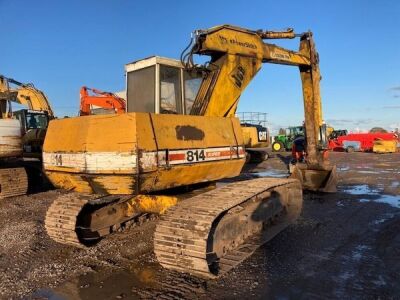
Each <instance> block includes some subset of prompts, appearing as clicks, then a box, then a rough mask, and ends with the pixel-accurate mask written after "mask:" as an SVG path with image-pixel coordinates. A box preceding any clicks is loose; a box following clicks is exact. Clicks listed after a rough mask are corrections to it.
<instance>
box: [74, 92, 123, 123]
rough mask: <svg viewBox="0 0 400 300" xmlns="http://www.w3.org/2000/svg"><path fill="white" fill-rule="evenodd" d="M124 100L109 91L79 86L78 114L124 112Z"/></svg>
mask: <svg viewBox="0 0 400 300" xmlns="http://www.w3.org/2000/svg"><path fill="white" fill-rule="evenodd" d="M125 106H126V105H125V100H124V99H122V98H120V97H118V96H117V95H115V94H113V93H110V92H103V91H100V90H98V89H92V88H88V87H86V86H83V87H81V90H80V110H79V115H80V116H88V115H96V114H114V113H118V114H120V113H124V112H125Z"/></svg>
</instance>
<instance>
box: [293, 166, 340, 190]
mask: <svg viewBox="0 0 400 300" xmlns="http://www.w3.org/2000/svg"><path fill="white" fill-rule="evenodd" d="M290 172H291V175H290V177H289V178H294V179H298V180H299V181H300V183H301V185H302V187H303V189H304V190H309V191H314V192H323V193H335V192H336V191H337V188H336V186H337V173H336V166H329V167H324V168H318V169H317V168H311V167H310V166H308V165H307V164H300V163H298V164H296V165H294V166H293V167H291V170H290Z"/></svg>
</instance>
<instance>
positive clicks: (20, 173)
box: [0, 168, 28, 199]
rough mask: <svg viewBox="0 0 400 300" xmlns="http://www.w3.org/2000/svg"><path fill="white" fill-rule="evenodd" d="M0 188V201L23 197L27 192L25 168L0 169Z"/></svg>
mask: <svg viewBox="0 0 400 300" xmlns="http://www.w3.org/2000/svg"><path fill="white" fill-rule="evenodd" d="M0 187H1V189H0V190H1V192H0V199H3V198H8V197H13V196H20V195H25V194H26V193H27V192H28V175H27V174H26V171H25V168H8V169H0Z"/></svg>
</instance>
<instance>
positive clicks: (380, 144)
mask: <svg viewBox="0 0 400 300" xmlns="http://www.w3.org/2000/svg"><path fill="white" fill-rule="evenodd" d="M372 151H373V152H374V153H394V152H396V151H397V141H396V140H392V141H384V140H378V141H374V146H373V148H372Z"/></svg>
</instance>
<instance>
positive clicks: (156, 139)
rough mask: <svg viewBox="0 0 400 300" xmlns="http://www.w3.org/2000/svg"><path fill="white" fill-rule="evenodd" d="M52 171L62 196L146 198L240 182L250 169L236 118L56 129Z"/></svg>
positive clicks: (88, 119)
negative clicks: (227, 180)
mask: <svg viewBox="0 0 400 300" xmlns="http://www.w3.org/2000/svg"><path fill="white" fill-rule="evenodd" d="M43 164H44V169H45V172H46V174H47V176H48V177H49V179H50V181H51V182H52V183H53V184H54V185H55V186H56V187H58V188H64V189H72V190H75V191H78V192H84V193H100V194H138V193H145V192H154V191H158V190H164V189H167V188H171V187H177V186H182V185H190V184H194V183H198V182H207V181H214V180H217V179H221V178H226V177H233V176H236V175H238V174H239V173H240V170H241V169H242V166H243V164H244V149H243V137H242V134H241V129H240V124H239V120H238V119H236V118H222V117H202V116H183V115H156V114H149V113H127V114H121V115H101V116H95V115H94V116H85V117H76V118H67V119H61V120H53V121H51V122H50V125H49V128H48V131H47V136H46V140H45V144H44V151H43Z"/></svg>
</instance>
